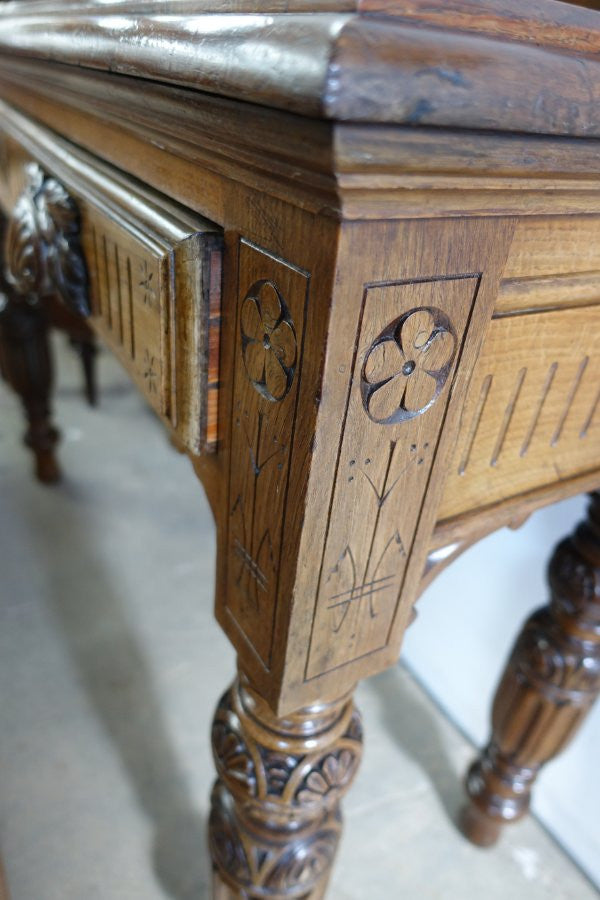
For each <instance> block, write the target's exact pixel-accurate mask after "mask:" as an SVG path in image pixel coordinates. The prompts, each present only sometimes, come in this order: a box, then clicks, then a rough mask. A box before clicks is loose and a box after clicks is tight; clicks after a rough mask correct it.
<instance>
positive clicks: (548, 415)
mask: <svg viewBox="0 0 600 900" xmlns="http://www.w3.org/2000/svg"><path fill="white" fill-rule="evenodd" d="M370 4H372V5H370ZM250 10H253V12H254V14H253V15H248V16H246V17H244V15H243V14H242V15H237V13H238V12H240V11H244V12H248V11H250ZM234 13H235V14H234ZM119 16H120V18H119ZM478 16H479V23H478ZM521 18H522V16H521V13H520V11H519V9H518V7H517V5H516V4H515V3H513V2H510V0H507V2H505V3H500V2H499V0H489V2H486V3H484V4H483V6H482V5H481V4H479V5H478V6H475V4H474V3H471V2H469V0H462V2H461V0H453V2H451V3H450V4H447V5H440V4H426V3H424V2H420V0H414V2H412V3H394V4H387V3H386V2H385V0H381V2H379V0H366V2H365V3H364V4H363V5H362V6H361V7H360V9H356V8H355V7H354V6H353V5H352V4H351V3H350V4H348V5H347V6H345V7H342V6H339V7H338V6H336V8H335V9H332V8H331V7H330V6H329V4H328V2H327V0H325V2H323V3H318V4H314V5H313V4H309V3H303V2H300V0H298V2H296V3H293V4H291V5H290V6H287V7H286V9H285V11H283V10H282V8H281V6H280V5H279V4H278V3H273V4H271V5H268V6H262V5H260V4H258V3H257V4H252V3H251V2H250V0H249V2H241V3H235V4H228V3H226V2H216V3H211V4H210V5H209V4H201V5H197V4H196V5H195V6H194V9H191V7H190V4H189V3H188V2H187V0H179V2H177V0H176V2H174V3H173V4H165V3H162V2H161V3H159V4H149V3H145V4H142V5H137V6H136V7H135V9H134V7H133V6H132V4H131V3H130V2H126V3H123V4H110V5H107V4H100V3H98V4H95V3H94V4H78V5H73V6H70V7H69V8H66V7H60V8H58V7H56V8H54V6H53V5H52V4H49V3H47V2H45V0H44V2H33V3H19V4H15V3H11V4H6V5H5V6H4V7H3V9H2V10H0V50H1V51H2V52H1V58H0V96H1V97H2V101H1V104H0V116H1V124H0V130H3V131H4V132H5V133H6V134H7V135H8V138H7V140H6V141H5V142H4V144H1V145H0V150H1V151H2V163H3V166H2V168H3V170H5V171H6V170H8V172H9V173H12V174H11V175H10V178H9V182H10V185H12V186H11V187H10V188H7V191H6V196H7V197H10V198H12V200H10V202H9V201H8V200H7V201H5V210H6V211H7V212H8V213H9V214H10V212H11V208H12V209H13V213H14V206H13V203H14V197H15V196H16V195H18V190H16V188H19V187H22V183H21V181H20V180H19V179H21V180H22V179H23V178H24V174H23V173H24V172H25V170H24V168H23V166H24V163H26V162H31V161H33V162H34V163H35V164H37V165H38V166H39V167H40V168H41V170H42V174H43V177H47V178H49V179H57V180H59V181H60V180H61V179H62V180H64V182H65V185H66V188H68V191H69V192H70V193H72V195H73V197H74V198H75V200H76V203H77V207H78V208H79V209H80V211H81V225H82V230H81V246H82V250H83V254H84V258H85V262H86V266H87V268H88V270H89V273H90V283H91V298H92V307H93V311H94V313H96V319H97V320H98V324H97V328H98V330H99V332H100V333H101V334H103V336H104V337H105V338H106V340H107V342H108V344H109V346H111V348H112V349H114V350H115V351H116V352H117V353H119V352H120V350H119V347H120V345H121V343H123V345H124V346H125V345H127V344H128V343H130V337H131V333H130V328H129V325H128V323H127V320H126V317H125V319H123V306H122V302H120V301H122V291H123V284H122V282H121V280H120V278H119V277H118V275H119V271H118V269H119V260H120V257H119V248H121V247H123V248H125V249H127V248H129V244H128V242H129V241H133V240H135V241H137V242H138V244H139V242H142V243H144V242H145V245H146V246H149V244H150V243H151V244H152V245H153V246H154V247H156V248H158V250H157V252H156V253H155V255H154V257H153V260H154V262H153V265H154V263H155V264H156V265H155V268H153V269H152V271H150V270H148V271H147V272H146V274H145V276H144V277H143V278H140V283H139V284H138V287H140V289H141V294H140V300H141V302H142V304H144V296H142V295H145V296H146V297H150V296H151V293H152V291H156V287H155V285H157V286H160V290H159V291H158V293H159V294H161V292H162V296H167V295H168V296H169V298H170V300H169V302H170V301H171V300H172V295H171V294H170V293H169V292H170V291H171V290H172V288H173V284H175V286H176V287H177V286H178V285H179V284H180V283H181V284H183V293H184V295H185V297H187V300H185V302H184V303H183V305H180V306H179V307H178V309H177V310H176V311H175V313H174V314H173V308H172V306H171V307H170V308H169V310H170V314H169V315H167V316H166V318H165V317H164V316H163V318H161V313H160V312H159V313H158V318H156V316H155V318H154V319H153V325H152V328H150V330H149V332H148V333H149V334H150V331H151V332H152V334H153V335H154V337H155V338H156V336H157V334H159V332H160V335H159V339H158V343H156V344H155V345H153V346H154V347H155V353H152V351H151V350H150V351H149V355H150V357H153V356H154V357H155V358H156V357H157V356H158V357H159V360H160V363H161V366H164V371H163V369H161V370H160V371H158V370H157V368H156V367H155V366H153V365H152V362H151V360H148V362H150V368H148V366H146V367H145V369H144V371H142V372H141V381H140V384H142V385H143V389H144V390H145V391H146V393H147V394H149V395H152V396H150V399H151V400H154V402H155V403H156V404H157V405H158V410H159V412H161V413H162V414H163V415H164V417H165V419H166V420H167V421H170V422H171V424H173V411H175V412H176V422H175V425H176V427H177V423H178V422H179V420H180V418H181V417H185V416H184V413H182V412H181V410H180V408H179V406H178V402H179V400H178V399H177V398H178V397H179V396H180V395H179V392H178V385H177V384H175V388H176V391H175V396H174V394H173V380H172V379H171V378H170V373H171V372H172V370H173V368H175V369H176V372H177V377H179V374H180V370H183V371H184V372H185V373H187V374H186V378H187V382H186V383H187V385H188V387H187V388H185V389H184V391H183V397H188V394H189V392H192V393H193V392H194V391H195V394H194V396H195V397H196V400H194V401H193V402H191V405H190V407H189V408H190V413H189V417H188V418H189V422H188V424H190V423H192V424H193V423H196V424H197V420H198V418H199V417H201V408H200V406H199V404H198V399H197V398H198V397H199V392H198V386H199V384H200V382H201V380H202V377H203V374H202V373H203V372H205V369H203V368H202V367H203V365H204V360H203V359H202V358H200V357H201V354H200V353H199V350H200V349H201V343H202V340H201V339H202V335H201V334H200V335H199V334H198V332H197V330H196V325H195V324H194V323H195V318H194V317H195V316H196V315H197V313H198V306H199V303H200V301H199V300H198V293H197V291H198V280H199V275H198V272H197V270H196V269H195V268H194V265H195V262H196V261H197V257H198V244H197V243H194V242H193V241H194V240H195V239H196V238H195V236H196V235H199V234H200V233H204V232H206V233H207V234H211V235H213V237H214V236H215V235H217V234H218V235H219V236H222V245H223V250H222V257H221V258H220V261H221V262H222V266H221V267H218V275H217V274H214V277H211V278H209V279H208V286H209V287H210V288H211V290H214V291H215V294H214V299H215V305H214V306H213V308H212V312H213V313H215V314H216V302H217V296H220V297H221V317H220V321H219V332H218V342H217V340H216V334H215V331H214V330H213V333H212V340H211V339H210V338H209V340H204V344H203V346H204V347H206V348H207V351H210V350H211V348H212V351H213V353H215V352H216V350H217V344H218V353H219V359H218V388H219V390H218V409H217V408H215V407H214V406H213V407H212V409H211V413H210V416H211V418H210V421H211V422H212V425H213V426H215V427H216V430H213V432H211V444H212V449H213V450H215V451H216V452H213V453H210V454H209V453H206V454H203V455H199V454H198V450H199V449H201V447H200V446H199V444H198V443H194V441H188V442H187V443H186V441H185V440H182V439H181V438H182V434H181V433H180V434H179V435H177V434H176V441H177V443H178V444H179V445H184V446H185V449H186V450H187V452H188V453H189V455H190V458H191V461H192V464H193V467H194V470H195V472H196V474H197V475H198V477H199V479H200V480H201V481H202V483H203V484H204V486H205V488H206V490H207V493H208V495H209V499H210V502H211V507H212V509H213V512H214V515H215V521H216V529H217V548H218V550H217V552H218V560H217V585H216V601H215V608H216V616H217V619H218V621H219V622H220V624H221V625H222V627H223V628H224V630H225V632H226V633H227V635H228V637H229V638H230V640H231V642H232V644H233V645H234V647H235V649H236V651H237V654H238V662H239V670H240V674H239V678H238V681H237V682H236V683H235V685H234V687H233V688H232V689H231V690H230V691H229V692H228V694H227V695H226V696H225V697H224V698H223V700H222V702H221V703H220V704H219V706H218V708H217V713H216V715H215V730H214V733H213V739H214V741H213V743H214V755H215V763H216V766H217V772H218V782H217V785H216V787H215V793H214V795H213V813H212V819H211V834H212V838H211V840H212V856H213V862H214V864H215V866H216V868H217V869H218V874H217V875H216V882H215V884H216V887H215V895H216V896H219V897H221V896H223V897H227V898H228V900H229V898H230V897H236V898H241V897H244V896H245V897H251V898H253V900H258V898H266V897H271V898H276V900H284V898H287V900H291V898H298V900H299V898H302V900H307V898H308V897H310V900H317V898H318V897H322V896H323V894H324V891H325V884H326V882H327V878H328V875H329V871H330V866H331V861H332V858H333V856H334V852H335V846H336V844H337V839H338V835H339V798H340V796H341V794H342V793H343V792H344V791H345V790H346V788H347V787H348V786H349V783H350V781H351V778H352V776H353V774H354V771H355V768H356V763H357V760H358V749H357V741H358V732H356V731H353V732H352V733H350V731H348V732H346V731H345V728H346V725H347V724H348V722H347V721H346V720H347V719H348V716H352V715H353V714H352V704H351V700H350V696H351V692H352V689H353V687H354V684H355V683H356V682H357V681H358V680H359V679H360V678H362V677H365V676H367V675H369V674H371V673H373V672H376V671H379V670H380V669H382V668H384V667H385V666H387V665H390V664H392V663H393V662H394V661H395V660H396V658H397V655H398V651H399V648H400V644H401V641H402V637H403V634H404V631H405V629H406V627H407V625H408V624H409V622H410V621H411V619H412V616H413V604H414V602H415V600H416V599H417V597H418V595H419V593H420V591H421V590H422V588H423V586H424V584H425V583H427V581H428V580H430V579H431V578H433V577H434V576H435V574H436V573H437V572H438V571H440V570H441V568H442V567H443V565H445V564H446V563H447V562H448V561H449V560H451V559H452V558H454V557H455V556H456V555H457V554H458V553H459V552H461V550H462V549H464V547H465V546H467V545H468V544H469V543H470V542H472V541H473V540H474V539H476V538H477V537H478V536H480V535H481V534H482V533H485V532H486V531H489V530H491V529H492V528H493V527H497V526H499V525H501V524H513V525H516V524H518V522H519V521H521V519H522V518H523V516H525V515H526V514H528V513H529V512H531V511H532V510H533V509H535V508H537V507H539V506H541V505H543V504H544V503H547V502H551V501H553V500H555V499H558V498H559V497H563V496H568V495H570V494H572V493H575V492H578V491H580V490H582V489H593V488H597V487H598V485H599V484H600V464H599V463H598V453H597V449H598V446H599V442H600V434H599V432H598V422H597V410H596V407H597V405H598V398H599V396H600V395H598V388H597V384H598V374H599V372H598V347H597V342H598V334H599V333H600V319H599V318H598V317H599V315H600V313H599V308H600V307H599V304H598V299H599V298H598V283H599V281H598V273H600V259H598V246H599V242H598V232H599V229H600V225H599V222H600V162H599V160H600V155H599V153H598V148H599V147H600V143H599V141H598V137H600V126H599V124H598V117H597V113H596V106H597V97H596V95H597V93H598V91H600V64H599V63H598V61H597V60H596V59H595V57H594V52H595V49H596V44H595V42H596V41H597V33H598V32H597V29H596V23H597V22H598V21H600V18H599V16H598V13H596V12H593V11H589V10H582V9H576V8H575V7H573V6H567V5H566V4H562V3H557V2H554V0H537V2H536V3H534V4H533V5H532V7H531V11H530V16H529V17H528V19H527V23H526V24H525V25H524V24H523V23H522V22H521V21H520V20H521ZM477 23H478V24H477ZM534 35H537V36H538V37H539V40H537V41H534V40H533V36H534ZM568 42H570V44H569V46H568V47H567V43H568ZM36 57H37V58H36ZM273 60H276V63H275V62H273ZM89 154H92V156H90V155H89ZM61 183H62V182H61ZM124 194H126V195H127V197H125V196H124ZM92 207H95V208H96V210H99V211H100V212H96V213H95V215H96V218H95V219H94V221H93V222H92V219H93V216H92V215H91V213H90V210H91V209H92ZM99 216H104V218H103V219H101V218H99ZM206 220H208V221H209V223H212V224H207V223H206ZM90 223H91V224H92V225H93V226H94V227H95V229H96V236H95V237H94V234H93V228H90ZM99 231H101V233H102V236H103V238H104V239H105V240H103V241H101V244H102V248H101V249H102V251H104V248H105V247H106V250H107V251H109V250H110V252H107V256H106V260H107V264H106V265H105V266H104V268H103V269H102V267H101V266H99V264H98V242H97V235H98V232H99ZM190 235H193V236H194V237H193V240H192V243H191V244H190V243H189V241H190ZM182 243H183V244H186V248H187V247H188V244H189V249H190V252H189V253H187V252H184V253H183V254H181V256H180V257H179V258H178V257H177V252H178V251H177V248H178V247H179V246H180V245H181V244H182ZM126 245H127V246H126ZM215 247H216V244H215ZM115 248H116V253H114V254H113V250H114V249H115ZM129 249H130V250H131V248H129ZM113 255H114V266H113V262H112V259H109V257H111V256H113ZM161 266H162V269H161ZM216 272H217V267H215V269H214V273H216ZM161 273H162V274H161ZM151 275H152V278H151V277H150V276H151ZM221 275H222V282H221V281H220V279H221ZM219 289H221V290H219ZM204 296H205V295H204V294H202V297H204ZM169 302H167V303H166V306H167V307H169ZM164 309H165V305H164V304H163V310H164ZM205 311H206V306H205ZM209 312H210V310H209ZM157 323H158V329H159V330H158V332H157V331H156V330H154V331H152V329H153V328H155V326H156V325H157ZM208 324H210V323H208ZM203 334H204V335H205V334H206V332H205V331H204V332H203ZM130 362H131V361H130ZM213 362H214V366H213V379H215V376H214V372H215V371H216V356H214V355H213ZM150 371H153V372H154V373H155V375H154V381H153V378H152V377H151V376H150V374H148V376H147V377H146V375H145V373H150ZM133 372H134V375H135V374H136V373H135V368H134V370H133ZM137 374H138V376H139V375H140V372H138V373H137ZM149 379H150V381H153V383H154V384H155V386H156V392H154V391H153V390H152V388H151V387H150V386H149ZM42 380H43V379H42ZM176 380H177V379H176ZM48 387H49V385H48V384H47V383H46V384H36V390H37V394H38V395H39V396H42V395H43V396H46V393H47V390H48ZM159 387H160V390H159ZM186 391H187V393H186ZM45 392H46V393H45ZM216 396H217V395H216V392H215V393H214V394H213V397H216ZM184 405H185V404H184ZM598 415H600V413H598ZM190 427H191V425H190ZM185 434H188V435H189V429H188V430H186V431H185V432H184V435H183V437H185ZM196 435H197V430H196ZM344 717H345V718H344ZM342 720H343V722H344V728H342V730H341V731H340V730H339V728H338V725H339V723H341V722H342ZM340 728H341V725H340ZM317 745H318V751H319V752H318V754H316V755H315V756H314V758H313V757H312V756H311V755H310V754H312V752H313V750H314V749H315V747H316V746H317ZM309 756H310V765H308V762H307V760H308V758H309ZM309 794H310V795H311V796H310V797H309V796H308V795H309ZM309 801H310V802H309Z"/></svg>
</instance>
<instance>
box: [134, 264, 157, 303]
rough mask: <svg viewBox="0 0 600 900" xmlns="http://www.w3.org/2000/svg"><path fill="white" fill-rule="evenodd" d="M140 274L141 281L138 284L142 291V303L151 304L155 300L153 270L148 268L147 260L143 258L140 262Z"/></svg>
mask: <svg viewBox="0 0 600 900" xmlns="http://www.w3.org/2000/svg"><path fill="white" fill-rule="evenodd" d="M140 276H141V281H139V282H138V284H139V286H140V287H141V288H143V291H144V303H145V304H146V305H148V304H152V303H154V302H155V301H156V290H155V288H154V283H153V278H154V272H150V271H149V270H148V262H147V260H145V259H144V260H142V262H141V263H140Z"/></svg>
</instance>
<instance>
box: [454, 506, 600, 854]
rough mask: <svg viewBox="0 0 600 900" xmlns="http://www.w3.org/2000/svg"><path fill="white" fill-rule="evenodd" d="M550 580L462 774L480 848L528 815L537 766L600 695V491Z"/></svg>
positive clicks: (467, 825)
mask: <svg viewBox="0 0 600 900" xmlns="http://www.w3.org/2000/svg"><path fill="white" fill-rule="evenodd" d="M549 582H550V591H551V599H550V603H549V605H548V606H547V607H543V608H542V609H539V610H538V611H537V612H535V613H533V615H532V616H530V618H529V619H528V620H527V622H526V623H525V626H524V628H523V630H522V632H521V635H520V636H519V638H518V640H517V642H516V644H515V646H514V649H513V651H512V654H511V656H510V658H509V661H508V664H507V667H506V670H505V672H504V675H503V677H502V680H501V682H500V686H499V688H498V691H497V693H496V698H495V701H494V706H493V713H492V737H491V740H490V742H489V744H488V746H487V747H486V748H485V750H484V751H483V753H482V754H481V756H480V757H479V759H477V760H476V762H475V763H474V764H473V765H472V766H471V769H470V770H469V773H468V776H467V793H468V795H469V799H470V804H469V806H468V807H467V809H466V810H465V812H464V814H463V821H462V825H463V830H464V832H465V834H466V835H467V837H468V838H469V839H470V840H471V841H473V843H476V844H480V845H482V846H487V845H489V844H492V843H494V841H495V840H496V839H497V837H498V835H499V832H500V829H501V826H502V825H503V824H504V823H507V822H512V821H515V820H517V819H519V818H521V816H523V815H524V814H525V813H526V812H527V810H528V808H529V802H530V796H531V790H532V787H533V783H534V781H535V779H536V776H537V774H538V772H539V770H540V769H541V767H542V766H543V765H544V764H545V763H546V762H548V761H549V760H550V759H552V758H553V757H555V756H556V755H557V754H558V753H559V752H560V751H561V750H562V749H563V747H564V746H565V745H566V744H567V743H568V741H569V740H570V739H571V737H572V736H573V734H574V733H575V731H576V730H577V728H578V727H579V725H580V724H581V723H582V721H583V719H584V718H585V716H586V714H587V713H588V711H589V709H590V708H591V706H592V704H593V702H594V700H595V699H596V697H597V696H598V693H599V692H600V493H595V494H592V495H591V503H590V506H589V510H588V517H587V519H586V521H584V522H582V523H581V524H580V525H579V526H578V527H577V529H576V530H575V532H574V534H573V536H572V537H570V538H567V539H566V540H564V541H562V542H561V543H560V544H559V545H558V547H557V548H556V550H555V552H554V555H553V557H552V559H551V561H550V566H549Z"/></svg>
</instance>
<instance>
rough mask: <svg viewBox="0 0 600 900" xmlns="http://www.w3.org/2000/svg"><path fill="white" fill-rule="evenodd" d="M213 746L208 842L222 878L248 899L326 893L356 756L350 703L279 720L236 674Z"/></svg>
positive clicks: (358, 745) (358, 739)
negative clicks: (342, 806)
mask: <svg viewBox="0 0 600 900" xmlns="http://www.w3.org/2000/svg"><path fill="white" fill-rule="evenodd" d="M212 745H213V754H214V758H215V764H216V767H217V773H218V780H217V782H216V783H215V787H214V789H213V795H212V811H211V817H210V847H211V854H212V859H213V863H214V865H215V868H216V870H217V872H218V875H219V877H220V878H221V879H222V881H224V882H225V883H226V884H227V885H229V886H230V887H231V888H232V889H233V890H234V891H237V892H244V893H240V894H239V895H240V896H244V897H249V898H253V900H254V898H256V900H259V898H261V900H262V898H271V900H283V898H286V900H292V898H293V900H304V898H309V897H310V898H313V897H315V898H316V897H317V896H318V897H320V896H322V891H323V889H324V886H325V884H326V882H327V879H328V877H329V872H330V868H331V865H332V862H333V858H334V856H335V853H336V849H337V844H338V840H339V836H340V831H341V815H340V800H341V797H342V796H343V795H344V794H345V792H346V791H347V790H348V788H349V787H350V784H351V782H352V779H353V778H354V775H355V773H356V770H357V768H358V764H359V762H360V757H361V749H362V731H361V725H360V717H359V715H358V713H357V711H356V710H355V709H354V706H353V703H352V700H351V699H350V698H349V697H344V698H342V699H341V700H339V701H338V702H336V703H331V704H323V705H319V706H314V707H310V708H307V709H304V710H301V711H299V712H298V713H296V714H294V715H292V716H288V717H286V718H284V719H277V717H275V716H274V715H273V713H272V712H271V711H270V709H269V708H268V707H267V705H266V704H265V703H264V701H263V700H262V699H261V698H260V697H259V696H258V694H256V692H255V691H253V690H252V688H251V686H250V685H249V683H248V682H247V681H246V680H245V679H244V678H243V677H241V678H240V679H239V680H238V681H236V683H235V684H234V685H233V687H232V688H231V689H230V690H229V691H228V692H227V693H226V694H225V695H224V696H223V698H222V699H221V701H220V703H219V705H218V707H217V711H216V714H215V718H214V722H213V728H212ZM236 896H237V894H236Z"/></svg>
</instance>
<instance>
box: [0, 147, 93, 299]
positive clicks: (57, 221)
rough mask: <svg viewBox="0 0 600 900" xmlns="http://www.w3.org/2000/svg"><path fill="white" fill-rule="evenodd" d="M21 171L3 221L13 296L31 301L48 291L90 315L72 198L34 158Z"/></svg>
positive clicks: (7, 273) (41, 297)
mask: <svg viewBox="0 0 600 900" xmlns="http://www.w3.org/2000/svg"><path fill="white" fill-rule="evenodd" d="M25 173H26V185H25V188H24V189H23V191H22V192H21V194H20V196H19V198H18V200H17V202H16V204H15V206H14V209H13V211H12V213H11V215H10V217H9V220H8V223H7V227H6V234H5V245H4V275H5V278H6V281H7V282H8V284H9V285H10V286H11V288H12V291H13V294H14V296H15V297H16V298H17V299H21V300H24V301H25V302H27V303H29V304H31V305H36V304H38V303H39V302H40V300H42V299H43V298H44V297H51V296H52V297H57V298H59V299H60V300H61V301H62V302H63V303H64V304H65V305H66V306H68V307H69V308H70V309H71V310H73V311H75V312H77V313H79V314H80V315H83V316H88V315H89V314H90V305H89V296H88V286H87V285H88V281H87V271H86V266H85V260H84V256H83V252H82V249H81V243H80V226H79V213H78V210H77V206H76V204H75V201H74V200H73V198H72V197H71V196H70V195H69V193H68V192H67V190H66V188H65V187H64V186H63V185H62V184H61V183H60V182H59V181H58V180H57V179H56V178H53V177H51V176H49V175H46V174H45V173H44V171H43V170H42V168H41V167H40V166H39V165H38V164H37V163H29V164H28V165H27V166H26V167H25Z"/></svg>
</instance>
